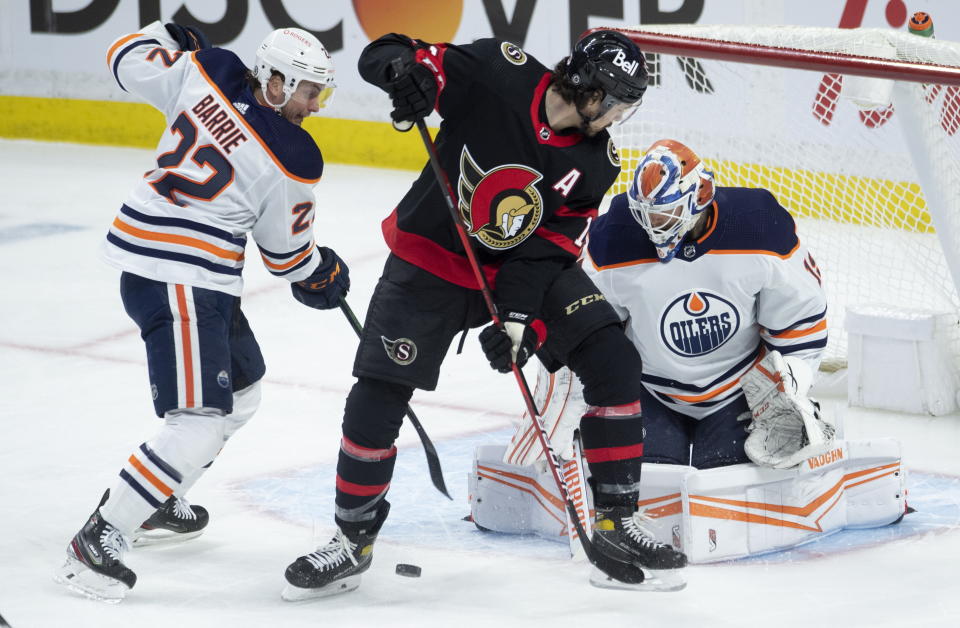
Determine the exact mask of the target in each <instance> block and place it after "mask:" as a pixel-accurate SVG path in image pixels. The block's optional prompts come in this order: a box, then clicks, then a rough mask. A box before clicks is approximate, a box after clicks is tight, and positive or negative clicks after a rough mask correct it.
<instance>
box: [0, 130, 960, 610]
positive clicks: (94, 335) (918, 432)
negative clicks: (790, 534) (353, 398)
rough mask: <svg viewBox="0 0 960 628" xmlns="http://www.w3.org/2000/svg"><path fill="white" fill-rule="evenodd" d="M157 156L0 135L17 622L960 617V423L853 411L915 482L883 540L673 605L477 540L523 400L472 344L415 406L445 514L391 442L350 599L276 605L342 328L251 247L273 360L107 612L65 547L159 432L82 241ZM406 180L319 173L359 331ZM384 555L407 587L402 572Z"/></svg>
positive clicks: (335, 415) (333, 417) (578, 568)
mask: <svg viewBox="0 0 960 628" xmlns="http://www.w3.org/2000/svg"><path fill="white" fill-rule="evenodd" d="M152 159H153V158H152V153H151V152H150V151H142V150H133V149H120V148H100V147H85V146H75V145H59V144H45V143H34V142H22V141H0V163H2V168H0V189H2V190H3V194H4V202H3V203H2V205H0V279H2V282H0V286H2V296H0V299H2V307H0V356H2V359H0V382H2V384H0V386H2V388H0V391H2V394H0V422H2V423H0V425H2V428H0V521H2V524H0V614H2V615H3V617H4V618H6V620H7V621H9V622H10V624H11V625H12V626H14V628H27V627H42V628H47V627H50V628H59V627H70V628H74V627H85V626H91V627H97V628H101V627H102V628H107V627H113V626H116V627H123V628H129V627H130V626H144V627H150V628H152V627H154V626H178V627H183V628H192V627H203V628H208V627H210V626H236V627H241V628H242V627H246V626H261V625H271V626H276V627H278V628H279V627H284V628H287V627H293V628H295V627H298V626H311V627H315V626H344V627H346V626H349V627H353V626H375V625H376V626H380V627H393V626H398V627H402V626H425V627H429V626H438V627H439V626H443V627H447V626H456V627H458V628H460V627H465V626H501V627H504V628H506V627H508V626H520V625H533V624H536V625H539V626H566V625H581V626H582V625H603V626H658V627H663V628H684V627H687V626H689V627H694V626H696V627H701V626H709V627H710V628H722V627H725V626H744V625H754V626H767V625H771V626H773V625H775V626H786V627H792V626H811V625H831V626H870V627H881V626H891V627H893V626H896V627H897V628H902V627H904V626H924V627H926V626H944V627H947V626H950V627H955V626H960V582H958V578H957V576H956V570H957V567H956V564H957V561H958V559H960V534H958V532H957V527H958V525H960V514H958V513H960V487H958V482H960V480H958V479H957V476H958V475H960V456H958V455H957V451H958V445H960V417H957V416H948V417H940V418H936V419H934V418H926V417H917V416H899V415H895V414H891V413H880V412H868V411H864V410H860V409H851V408H847V407H846V405H845V400H843V399H840V398H836V399H832V398H831V399H825V400H824V405H825V407H826V409H827V411H828V412H834V413H840V414H843V416H844V423H845V425H846V430H847V436H848V437H852V438H859V437H869V436H893V437H896V438H899V439H900V440H901V441H902V442H903V444H904V450H905V462H906V465H907V466H908V467H909V468H911V469H913V470H914V471H915V472H914V474H913V475H912V476H911V479H910V482H911V487H912V490H913V492H912V493H911V503H913V504H914V505H916V506H917V507H918V508H921V509H923V508H924V504H926V505H927V508H926V510H923V512H921V513H918V514H917V516H915V517H914V516H911V517H914V518H910V517H908V519H907V520H906V521H905V522H904V525H903V527H902V528H901V529H899V530H893V529H884V530H880V531H873V532H869V533H867V532H860V533H857V534H855V535H854V534H851V535H849V536H844V535H846V534H847V533H841V534H839V535H835V536H833V537H831V539H829V540H828V541H825V542H824V543H823V544H821V546H819V547H818V546H817V545H810V546H806V547H805V548H804V549H803V550H802V551H800V550H798V551H796V552H795V553H793V554H790V555H773V556H768V557H764V558H763V559H754V560H752V561H741V562H737V563H729V564H720V565H710V566H700V567H692V568H690V569H689V570H688V580H689V586H688V587H687V589H686V590H685V591H682V592H679V593H659V594H658V593H632V592H622V591H605V590H600V589H596V588H593V587H591V586H589V584H588V583H587V577H588V573H589V568H588V565H586V564H585V563H582V562H574V561H571V560H569V559H567V558H565V557H564V554H563V551H562V546H561V545H559V544H556V543H549V542H547V541H543V540H540V539H535V538H510V537H495V536H493V537H492V536H490V535H484V534H482V533H480V532H478V531H476V530H475V529H473V527H472V526H471V525H470V524H468V523H465V522H463V521H461V520H460V518H461V517H462V516H463V515H465V514H467V512H468V506H467V504H466V479H465V472H466V470H467V468H468V467H469V461H470V455H471V450H472V448H473V447H474V446H475V445H476V444H479V443H484V442H489V443H503V442H505V441H506V438H507V436H506V435H507V434H509V429H510V425H511V421H512V420H513V419H514V418H515V417H516V416H518V415H519V413H520V409H521V400H520V398H519V394H518V393H517V391H516V390H515V388H514V386H515V384H514V382H513V380H512V378H510V377H504V376H499V375H498V374H495V373H493V372H491V371H489V369H488V367H487V365H486V363H485V362H484V360H483V357H482V355H481V353H480V351H479V348H478V347H477V342H476V339H475V334H474V335H473V336H472V337H471V338H468V341H467V345H466V349H465V351H464V354H463V355H460V356H456V355H453V354H451V355H450V357H449V358H448V361H447V364H446V368H445V371H444V374H443V376H442V378H441V382H440V387H439V390H438V391H437V392H434V393H417V395H415V397H414V400H413V405H414V407H415V409H416V411H417V414H418V416H419V417H420V419H421V421H422V422H423V424H424V426H425V427H426V428H427V430H428V431H429V433H430V434H431V436H432V437H433V439H434V441H435V442H436V444H437V447H438V450H439V452H440V455H441V458H442V461H443V464H444V470H445V472H446V481H447V485H448V487H449V488H450V489H451V492H452V494H453V495H454V497H455V499H456V501H455V502H452V503H451V502H448V501H446V500H445V499H444V498H443V497H442V496H440V495H439V494H438V493H436V492H435V491H434V490H433V489H432V487H431V486H430V484H429V479H428V477H427V474H426V469H425V465H424V463H423V454H422V451H421V450H420V449H419V445H418V441H417V438H416V434H415V433H414V431H413V430H412V429H410V428H409V427H404V430H403V431H402V432H401V436H400V441H399V447H400V454H399V463H398V472H397V478H396V482H395V485H394V491H393V493H392V494H391V500H392V501H393V502H394V504H395V506H394V512H393V514H392V516H391V519H390V520H389V521H388V522H387V524H386V526H385V527H384V530H383V533H382V536H381V541H380V542H378V545H377V550H376V557H375V560H374V563H373V567H372V568H371V570H370V571H369V572H368V573H367V574H366V575H365V576H364V580H363V584H362V585H361V587H360V589H358V590H357V591H355V592H353V593H350V594H347V595H345V596H342V597H338V598H330V599H326V600H321V601H317V602H310V603H303V604H290V603H287V602H284V601H282V600H281V599H280V590H281V589H282V587H283V584H284V580H283V570H284V568H285V567H286V565H287V564H288V563H289V562H291V561H292V560H293V559H294V558H296V557H297V556H298V555H301V554H303V553H306V552H307V551H310V550H311V549H313V547H314V545H315V544H316V543H319V542H325V541H326V540H327V538H328V536H329V535H330V534H331V532H332V497H331V496H332V486H333V477H334V465H335V461H336V454H337V443H338V439H339V426H340V421H341V415H342V410H343V403H344V398H345V395H346V392H347V390H348V388H349V386H350V385H351V383H352V377H351V376H350V369H351V365H352V360H353V351H354V348H355V343H356V340H355V336H354V334H353V331H352V330H351V329H350V327H349V326H348V325H347V322H346V320H345V319H344V318H343V316H342V315H341V314H340V312H339V311H331V312H318V311H314V310H310V309H308V308H305V307H303V306H302V305H300V304H299V303H297V302H295V301H294V300H293V299H292V298H291V297H290V294H289V289H288V288H287V284H286V282H283V281H280V280H277V279H275V278H273V277H271V276H270V275H269V274H268V273H266V271H264V270H263V268H262V266H261V264H260V263H259V262H258V261H257V257H258V256H257V255H256V253H255V250H254V249H252V248H251V249H250V250H248V253H249V263H248V267H247V270H246V271H245V277H246V279H247V287H246V292H245V296H244V301H243V303H244V310H245V312H246V313H247V316H248V318H249V319H250V321H251V324H252V326H253V329H254V331H255V332H256V334H257V337H258V338H259V340H260V342H261V345H262V348H263V352H264V355H265V357H266V360H267V368H268V373H267V377H266V379H265V385H264V400H263V405H262V407H261V409H260V412H259V413H258V415H257V416H256V417H255V418H254V420H253V421H252V422H251V423H250V424H249V425H247V426H246V427H245V428H244V429H243V430H241V431H240V432H239V434H238V435H237V436H236V437H234V439H233V440H232V441H231V442H230V443H229V444H228V445H227V447H226V448H225V450H224V452H223V454H222V455H221V456H220V458H219V459H218V460H217V462H216V464H215V465H214V466H213V467H212V468H211V469H210V471H209V472H208V473H207V475H206V476H205V477H204V478H203V479H202V480H201V481H200V483H199V484H198V485H197V486H196V487H195V488H194V490H193V491H192V492H191V494H190V496H189V497H190V498H191V499H192V501H194V502H196V503H200V504H203V505H204V506H206V507H207V508H208V509H210V511H211V523H210V526H209V528H208V530H207V532H206V533H205V534H204V535H203V536H201V537H200V538H198V539H196V540H194V541H191V542H188V543H185V544H181V545H177V546H167V547H148V548H143V549H138V550H134V551H133V552H132V553H131V554H129V555H128V560H127V562H128V564H129V565H130V566H131V568H133V569H134V570H135V571H136V572H137V574H138V576H139V581H138V583H137V586H136V587H135V588H134V589H133V591H131V592H130V594H129V596H128V598H127V599H126V600H125V601H124V602H122V603H121V604H119V605H117V606H107V605H104V604H99V603H95V602H91V601H89V600H85V599H82V598H79V597H76V596H74V595H71V594H70V593H68V592H67V591H66V590H64V589H62V588H61V587H59V586H58V585H56V584H54V583H53V581H52V573H53V571H54V569H55V567H57V566H58V565H59V564H60V562H61V561H62V557H63V553H64V549H65V547H66V544H67V542H68V540H69V539H70V537H71V536H72V535H73V534H74V533H75V532H76V530H77V529H78V528H79V526H80V525H82V523H83V521H84V519H85V517H86V516H87V515H88V514H89V512H90V511H91V510H92V509H93V508H94V507H95V506H96V503H97V500H98V498H99V496H100V494H101V492H102V491H103V489H104V488H105V487H107V486H109V485H111V484H113V482H114V479H115V477H116V474H117V472H118V471H119V469H120V467H121V465H122V463H123V461H124V460H125V459H126V457H127V456H128V455H129V454H130V452H131V451H132V449H133V448H134V447H136V446H137V445H138V444H139V443H141V442H143V441H144V440H146V439H147V438H148V437H150V436H151V435H152V434H153V432H154V431H155V430H156V429H157V427H158V423H157V419H156V418H154V417H153V412H152V407H151V403H150V397H149V393H148V388H147V377H146V369H145V361H144V350H143V346H142V343H141V341H140V339H139V337H138V335H137V331H136V328H135V327H134V325H133V323H132V322H131V321H130V320H129V319H128V318H127V316H126V314H125V313H124V312H123V308H122V305H121V303H120V299H119V294H118V275H117V273H116V271H114V270H113V269H111V268H109V267H107V266H105V265H104V264H102V263H101V262H100V261H99V259H98V257H97V249H98V246H99V244H100V241H101V239H102V238H103V237H104V233H105V230H106V228H107V225H108V224H109V222H110V221H111V220H112V218H113V215H114V213H115V212H116V210H117V208H118V206H119V204H120V202H121V201H122V200H123V199H124V198H125V196H126V194H127V192H128V190H129V189H130V187H131V186H132V185H133V183H134V181H135V179H136V178H137V177H139V176H140V175H141V174H142V173H143V172H144V171H145V170H146V169H147V168H148V167H149V165H150V163H151V161H152ZM414 176H415V175H414V173H411V172H401V171H385V170H375V169H366V168H357V167H346V166H337V165H330V166H328V167H327V168H326V170H325V173H324V178H323V181H322V182H321V183H320V185H319V187H318V196H319V211H318V214H317V219H316V223H315V224H316V229H317V234H318V235H317V237H318V240H319V242H320V243H321V244H325V245H330V246H333V247H334V248H335V249H336V250H337V252H338V253H340V254H341V255H342V256H343V257H344V258H345V259H346V260H348V262H349V264H350V271H351V278H352V281H353V286H354V288H353V290H352V292H351V294H350V297H349V300H350V302H351V304H352V305H353V308H354V309H355V310H356V311H357V313H358V315H360V316H361V317H362V315H363V313H364V311H365V309H366V303H367V300H368V299H369V296H370V292H371V290H372V288H373V285H374V283H375V281H376V278H377V276H378V275H379V271H380V268H381V264H382V261H383V258H384V256H385V251H386V249H385V246H384V244H383V241H382V238H381V237H380V228H379V223H380V220H381V219H382V218H384V217H385V216H386V215H387V213H389V211H390V210H391V209H392V208H393V206H394V204H395V203H396V201H397V200H398V199H399V198H400V196H401V195H402V194H403V192H404V191H405V189H406V187H407V186H408V185H409V183H410V182H411V181H412V179H413V178H414ZM398 562H404V563H413V564H416V565H420V566H421V567H422V568H423V577H421V578H417V579H410V578H401V577H398V576H396V575H395V574H394V565H395V564H396V563H398Z"/></svg>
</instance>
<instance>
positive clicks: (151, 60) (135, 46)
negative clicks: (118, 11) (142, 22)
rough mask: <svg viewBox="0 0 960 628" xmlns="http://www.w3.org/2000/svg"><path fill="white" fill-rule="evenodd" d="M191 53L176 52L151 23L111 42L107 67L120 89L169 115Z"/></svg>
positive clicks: (173, 44)
mask: <svg viewBox="0 0 960 628" xmlns="http://www.w3.org/2000/svg"><path fill="white" fill-rule="evenodd" d="M190 54H193V53H189V52H182V51H181V50H180V49H179V47H178V46H177V44H176V42H174V41H173V39H172V38H171V37H170V35H169V33H167V29H166V28H164V27H163V25H162V24H161V23H160V22H153V23H151V24H148V25H147V26H145V27H143V29H142V30H141V31H140V32H137V33H133V34H131V35H125V36H123V37H120V38H119V39H117V40H116V41H114V42H113V43H112V44H111V45H110V47H109V48H108V49H107V66H108V67H109V68H110V71H111V72H112V73H113V78H114V80H116V82H117V85H119V86H120V88H121V89H123V90H124V91H126V92H130V93H131V94H134V95H136V96H138V97H139V98H141V99H142V100H144V101H145V102H147V103H149V104H151V105H153V106H154V107H156V108H157V109H159V110H160V111H162V112H163V113H164V114H165V115H169V114H170V108H171V107H172V106H173V103H174V102H175V100H176V97H177V95H178V94H179V92H180V88H181V86H182V84H183V81H184V74H185V73H186V70H187V65H188V63H187V60H186V58H185V57H187V55H190Z"/></svg>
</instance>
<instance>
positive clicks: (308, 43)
mask: <svg viewBox="0 0 960 628" xmlns="http://www.w3.org/2000/svg"><path fill="white" fill-rule="evenodd" d="M273 71H277V72H279V73H280V74H282V75H283V79H284V80H283V102H281V103H280V104H274V103H270V104H271V105H272V106H273V108H274V109H276V110H277V111H280V109H281V108H283V106H284V105H286V104H287V103H288V102H290V101H291V100H295V99H298V98H303V99H308V97H307V96H306V93H305V90H304V89H303V87H306V86H305V85H301V84H302V82H303V81H309V82H311V83H315V84H317V85H318V86H319V87H320V90H321V91H320V95H319V96H318V97H317V100H318V104H319V105H320V107H325V106H326V105H327V104H329V102H330V98H331V96H332V95H333V90H334V89H335V88H336V84H335V83H334V82H333V78H334V71H333V59H331V58H330V54H329V53H328V52H327V49H326V48H324V47H323V44H321V43H320V40H319V39H317V38H316V37H314V36H313V35H311V34H310V33H308V32H307V31H305V30H303V29H300V28H280V29H277V30H275V31H273V32H272V33H270V34H269V35H267V38H266V39H264V40H263V43H262V44H260V48H258V49H257V61H256V64H254V66H253V76H254V77H255V78H256V79H257V80H258V81H259V82H260V89H262V90H263V93H264V94H266V93H267V82H268V81H269V80H270V77H271V76H272V75H273ZM298 90H299V91H298Z"/></svg>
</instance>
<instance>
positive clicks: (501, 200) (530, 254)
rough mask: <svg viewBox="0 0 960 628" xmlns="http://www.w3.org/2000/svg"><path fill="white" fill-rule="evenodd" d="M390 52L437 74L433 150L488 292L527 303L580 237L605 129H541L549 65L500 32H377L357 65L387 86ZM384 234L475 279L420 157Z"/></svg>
mask: <svg viewBox="0 0 960 628" xmlns="http://www.w3.org/2000/svg"><path fill="white" fill-rule="evenodd" d="M397 57H403V58H405V59H413V60H415V61H416V62H417V63H419V64H421V65H423V66H424V67H426V68H428V69H429V70H430V72H431V73H432V74H433V76H434V79H435V80H436V83H437V100H436V104H435V107H436V110H437V111H438V112H439V113H440V115H441V116H442V117H443V123H442V124H441V126H440V132H439V134H438V135H437V138H436V145H437V154H438V156H439V158H440V163H441V165H442V166H443V169H444V171H445V172H446V174H447V177H448V178H449V180H450V184H451V186H452V187H453V189H454V192H455V194H456V198H455V199H454V201H455V203H456V204H457V210H458V213H459V217H460V219H461V221H462V222H463V225H464V227H465V228H466V230H467V233H468V234H469V235H470V237H471V238H472V239H473V242H474V243H475V250H476V251H477V256H478V258H479V260H480V262H481V265H482V266H483V269H484V272H485V275H486V277H487V278H488V281H489V282H490V285H491V287H492V288H493V289H494V291H495V294H496V299H497V302H498V303H499V304H500V305H502V306H504V307H506V308H509V309H514V310H517V311H523V312H531V313H532V312H537V311H538V310H539V307H540V304H541V300H542V296H543V293H544V291H545V290H546V288H547V287H548V286H549V285H550V283H551V282H552V280H553V278H554V277H555V276H556V274H557V273H559V272H560V271H561V270H562V269H563V268H565V267H567V266H568V265H570V264H573V263H575V261H576V259H577V257H578V256H579V254H580V248H581V245H582V240H581V239H580V238H581V236H582V235H583V234H584V231H585V230H586V227H587V225H588V224H589V221H590V219H591V218H593V217H595V216H596V215H597V207H598V205H599V203H600V200H601V198H602V197H603V195H604V194H605V193H606V191H607V189H608V188H609V187H610V185H611V184H612V183H613V181H614V180H615V179H616V177H617V175H618V174H619V172H620V159H619V156H618V154H617V151H616V148H615V147H614V145H613V142H612V140H611V139H610V136H609V135H608V134H607V132H606V131H603V132H601V133H599V134H597V135H596V136H594V137H587V136H586V135H583V134H581V133H579V132H577V131H575V130H571V131H569V132H562V133H558V132H556V131H555V130H553V129H552V128H550V125H549V124H548V123H547V116H546V111H545V102H546V98H545V97H546V94H547V89H548V88H549V86H550V76H551V72H550V70H549V69H548V68H546V67H545V66H544V65H543V64H541V63H540V62H538V61H537V60H536V59H534V58H533V57H531V56H530V55H528V54H527V53H526V52H524V51H523V50H521V49H520V48H519V47H517V46H515V45H514V44H511V43H509V42H505V41H500V40H497V39H480V40H478V41H475V42H473V43H471V44H466V45H463V46H455V45H452V44H427V43H424V42H420V41H417V40H411V39H409V38H407V37H405V36H403V35H396V34H390V35H385V36H384V37H381V38H380V39H378V40H377V41H374V42H373V43H371V44H370V45H369V46H367V48H366V49H365V50H364V51H363V54H362V55H361V56H360V62H359V69H360V73H361V75H362V76H363V77H364V79H366V80H367V81H369V82H371V83H373V84H375V85H379V86H380V87H385V86H386V85H387V83H388V81H389V79H390V78H391V76H392V74H391V72H390V67H391V62H392V61H393V60H394V59H396V58H397ZM383 233H384V236H385V238H386V241H387V244H388V246H389V247H390V250H391V251H392V252H393V253H394V254H395V255H396V256H398V257H400V258H401V259H404V260H406V261H407V262H410V263H411V264H414V265H416V266H419V267H420V268H423V269H424V270H427V271H428V272H430V273H432V274H434V275H437V276H438V277H441V278H443V279H445V280H447V281H450V282H451V283H454V284H457V285H460V286H464V287H468V288H474V289H478V288H479V286H478V285H477V283H476V281H475V278H474V275H473V273H472V271H471V269H470V266H469V263H468V261H467V258H466V257H465V255H464V254H463V248H462V246H461V243H460V240H459V238H458V237H457V233H456V231H455V227H454V225H453V224H452V221H451V219H450V214H449V210H448V209H447V206H446V203H445V202H444V199H443V196H442V193H441V188H440V186H439V184H438V182H437V180H436V177H435V176H434V174H433V171H432V169H431V168H430V165H429V163H428V164H427V165H426V166H425V167H424V169H423V171H422V172H421V173H420V177H419V178H418V179H417V181H416V182H415V183H414V184H413V186H412V187H411V188H410V191H409V192H407V194H406V196H404V197H403V200H401V201H400V203H399V205H398V206H397V208H396V209H395V210H394V212H393V213H392V214H391V215H390V216H389V217H388V218H387V219H386V220H385V221H384V222H383Z"/></svg>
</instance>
